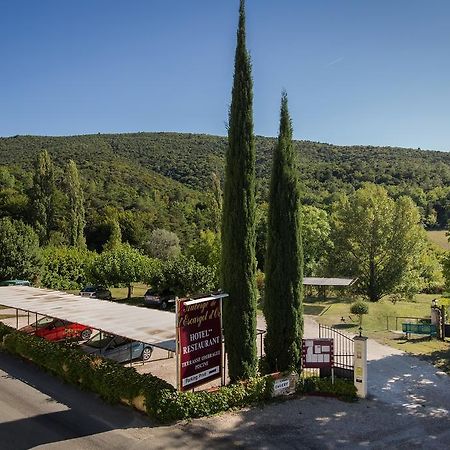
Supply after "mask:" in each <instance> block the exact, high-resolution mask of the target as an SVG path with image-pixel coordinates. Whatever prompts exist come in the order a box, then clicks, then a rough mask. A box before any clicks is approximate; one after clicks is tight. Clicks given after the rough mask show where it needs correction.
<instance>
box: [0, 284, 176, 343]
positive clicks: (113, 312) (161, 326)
mask: <svg viewBox="0 0 450 450" xmlns="http://www.w3.org/2000/svg"><path fill="white" fill-rule="evenodd" d="M0 305H3V306H6V307H9V308H14V309H15V310H16V324H17V326H16V328H18V323H19V320H18V318H19V311H23V312H26V313H28V318H29V315H30V314H34V315H35V316H36V321H37V316H38V315H41V316H47V317H51V318H54V319H61V320H66V321H68V322H73V323H78V324H81V325H85V326H87V327H90V328H93V329H95V330H98V331H102V332H105V333H108V334H112V335H117V336H121V337H123V338H128V339H132V340H134V341H139V342H143V343H145V344H150V345H152V346H154V347H157V348H160V349H163V350H167V351H169V352H175V350H176V342H175V337H176V332H175V329H176V328H175V327H176V324H175V315H174V314H173V313H171V312H168V311H160V310H156V309H150V308H140V307H137V306H131V305H126V304H119V303H115V302H110V301H106V300H97V299H90V298H85V297H81V296H78V295H73V294H66V293H64V292H59V291H54V290H48V289H40V288H34V287H28V286H5V287H0ZM28 321H29V320H28Z"/></svg>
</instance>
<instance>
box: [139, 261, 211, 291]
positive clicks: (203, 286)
mask: <svg viewBox="0 0 450 450" xmlns="http://www.w3.org/2000/svg"><path fill="white" fill-rule="evenodd" d="M145 280H146V281H147V282H148V284H150V285H151V286H153V287H154V288H155V289H156V290H157V291H158V292H160V293H161V294H173V295H177V296H180V297H182V296H185V295H192V294H197V293H199V292H210V291H213V290H216V289H218V287H219V286H218V285H217V277H216V272H215V270H214V269H213V268H211V267H210V266H204V265H202V264H201V263H199V262H198V261H197V260H196V259H195V258H194V257H192V256H184V255H180V256H178V257H177V258H172V259H169V260H168V261H164V262H162V263H159V264H156V266H155V267H154V270H153V271H152V272H150V275H149V276H148V277H147V278H145Z"/></svg>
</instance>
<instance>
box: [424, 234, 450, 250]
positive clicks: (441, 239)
mask: <svg viewBox="0 0 450 450" xmlns="http://www.w3.org/2000/svg"><path fill="white" fill-rule="evenodd" d="M446 233H447V232H446V231H445V230H439V231H427V236H428V239H429V240H430V241H431V242H433V243H435V244H436V245H437V246H438V247H440V248H442V249H443V250H450V243H449V242H448V237H447V236H446Z"/></svg>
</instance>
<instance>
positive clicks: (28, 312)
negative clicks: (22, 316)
mask: <svg viewBox="0 0 450 450" xmlns="http://www.w3.org/2000/svg"><path fill="white" fill-rule="evenodd" d="M27 314H28V323H27V325H30V311H27Z"/></svg>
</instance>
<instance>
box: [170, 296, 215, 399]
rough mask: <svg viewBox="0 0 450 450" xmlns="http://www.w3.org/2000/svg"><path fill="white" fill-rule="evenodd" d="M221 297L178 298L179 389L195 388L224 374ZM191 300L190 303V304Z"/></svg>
mask: <svg viewBox="0 0 450 450" xmlns="http://www.w3.org/2000/svg"><path fill="white" fill-rule="evenodd" d="M220 302H221V299H214V300H207V301H204V302H198V303H193V304H192V302H189V301H188V299H180V300H178V324H177V333H178V355H179V356H178V365H179V368H178V370H179V380H180V384H179V388H180V389H181V390H182V391H186V390H189V389H192V388H194V387H196V386H199V385H201V384H204V383H208V382H209V381H212V380H215V379H216V378H220V377H221V376H222V329H221V327H222V321H221V305H220ZM187 303H191V304H187Z"/></svg>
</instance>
